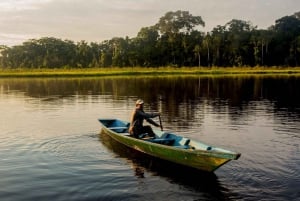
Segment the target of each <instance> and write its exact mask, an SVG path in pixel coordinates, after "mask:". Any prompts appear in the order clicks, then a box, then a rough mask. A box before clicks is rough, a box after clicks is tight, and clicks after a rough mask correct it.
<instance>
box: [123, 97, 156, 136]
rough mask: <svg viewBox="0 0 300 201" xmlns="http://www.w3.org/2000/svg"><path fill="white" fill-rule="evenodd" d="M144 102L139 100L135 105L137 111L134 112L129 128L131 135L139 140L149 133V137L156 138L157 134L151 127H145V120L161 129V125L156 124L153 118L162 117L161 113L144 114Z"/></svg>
mask: <svg viewBox="0 0 300 201" xmlns="http://www.w3.org/2000/svg"><path fill="white" fill-rule="evenodd" d="M143 107H144V101H143V100H140V99H139V100H137V101H136V104H135V109H134V111H133V112H132V115H131V120H130V127H129V133H130V135H133V136H134V137H136V138H139V135H140V134H145V133H147V134H148V136H150V137H154V136H155V134H154V132H153V130H152V128H151V126H143V121H144V119H145V120H146V121H147V122H149V123H150V124H152V125H154V126H156V127H159V124H157V123H156V122H154V121H153V120H152V119H151V118H154V117H157V116H159V115H160V113H158V112H157V113H151V114H150V113H145V112H144V109H143Z"/></svg>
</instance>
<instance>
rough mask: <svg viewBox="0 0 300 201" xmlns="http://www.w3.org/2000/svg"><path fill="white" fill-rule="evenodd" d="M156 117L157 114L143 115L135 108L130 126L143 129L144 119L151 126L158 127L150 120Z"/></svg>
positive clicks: (141, 111) (140, 110) (143, 113)
mask: <svg viewBox="0 0 300 201" xmlns="http://www.w3.org/2000/svg"><path fill="white" fill-rule="evenodd" d="M157 116H158V114H155V113H145V112H144V111H143V110H142V109H139V108H136V109H135V110H134V111H133V113H132V116H131V126H132V127H136V128H140V127H143V121H144V119H145V120H146V121H147V122H149V123H150V124H152V125H155V126H159V125H158V124H157V123H156V122H155V121H153V120H152V119H151V118H154V117H157Z"/></svg>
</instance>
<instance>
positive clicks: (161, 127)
mask: <svg viewBox="0 0 300 201" xmlns="http://www.w3.org/2000/svg"><path fill="white" fill-rule="evenodd" d="M158 118H159V124H160V130H161V131H163V130H164V129H163V126H162V124H161V118H160V115H159V116H158Z"/></svg>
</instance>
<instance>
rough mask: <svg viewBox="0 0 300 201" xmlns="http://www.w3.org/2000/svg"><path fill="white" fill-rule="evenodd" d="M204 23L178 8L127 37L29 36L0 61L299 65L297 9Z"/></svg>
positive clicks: (1, 51) (1, 49)
mask: <svg viewBox="0 0 300 201" xmlns="http://www.w3.org/2000/svg"><path fill="white" fill-rule="evenodd" d="M204 26H205V22H204V21H203V19H202V17H201V16H193V15H192V14H190V13H189V12H188V11H181V10H178V11H175V12H172V11H171V12H167V13H166V14H165V15H164V16H162V17H161V18H160V19H159V21H158V22H157V23H156V24H155V25H153V26H150V27H143V28H141V29H140V31H139V32H138V34H137V36H136V37H133V38H129V37H125V38H122V37H114V38H112V39H111V40H105V41H103V42H101V43H95V42H92V43H88V42H86V41H80V42H77V43H75V42H73V41H71V40H61V39H58V38H53V37H44V38H40V39H31V40H28V41H26V42H24V43H23V44H22V45H17V46H12V47H7V46H3V45H2V46H0V67H2V68H23V67H25V68H68V67H72V68H89V67H90V68H91V67H160V66H176V67H181V66H208V67H210V66H218V67H227V66H239V67H243V66H291V67H293V66H299V62H300V12H297V13H295V14H293V15H291V16H285V17H282V18H280V19H278V20H276V21H275V24H274V25H272V26H270V27H269V28H268V29H257V27H256V26H253V25H252V23H251V22H250V21H244V20H237V19H233V20H231V21H230V22H228V23H226V24H225V25H223V26H222V25H218V26H216V27H215V28H213V30H212V31H210V32H207V33H204V32H203V31H199V29H201V27H204Z"/></svg>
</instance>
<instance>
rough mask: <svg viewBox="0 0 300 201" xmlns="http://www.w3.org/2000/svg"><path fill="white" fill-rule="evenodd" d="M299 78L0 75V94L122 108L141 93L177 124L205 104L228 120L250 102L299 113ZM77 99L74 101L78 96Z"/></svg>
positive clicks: (245, 111)
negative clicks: (104, 101) (112, 103)
mask: <svg viewBox="0 0 300 201" xmlns="http://www.w3.org/2000/svg"><path fill="white" fill-rule="evenodd" d="M298 86H300V78H299V77H293V76H290V77H286V76H285V77H268V76H244V77H241V76H237V77H221V76H220V77H105V78H102V77H100V78H86V79H83V78H73V79H71V78H67V79H66V78H59V79H54V78H38V79H26V78H24V79H1V80H0V94H5V93H16V92H22V93H25V95H26V96H29V97H33V98H37V99H38V100H39V101H41V103H45V104H51V103H52V102H55V104H57V102H63V101H68V102H69V103H70V104H76V103H77V101H78V98H80V100H87V99H92V100H91V101H93V102H97V101H99V95H101V99H107V101H111V100H114V101H116V102H117V101H118V100H126V101H127V105H128V107H130V106H131V105H133V102H134V100H135V99H136V98H138V97H139V98H143V99H144V100H145V102H146V103H148V108H146V109H149V110H153V111H161V113H162V114H164V121H168V122H176V124H177V125H179V126H180V127H182V128H187V127H189V126H190V121H191V120H193V119H195V118H196V117H197V118H198V121H199V122H201V121H202V120H201V118H204V116H203V115H202V114H201V113H203V111H204V110H205V109H207V106H211V108H209V109H211V110H212V111H213V112H214V113H216V114H218V113H219V114H224V113H228V115H229V118H230V119H231V120H232V121H239V120H241V119H243V118H247V116H248V115H249V113H251V112H254V110H252V107H253V104H254V105H256V103H257V102H261V101H268V102H269V104H273V105H274V106H273V107H272V108H267V109H266V111H267V112H268V110H271V111H269V112H270V113H272V114H273V113H275V115H276V114H278V115H279V116H280V115H281V114H282V113H281V111H284V112H285V113H286V115H292V116H296V117H297V118H300V91H299V90H298V88H297V87H298ZM80 100H79V101H80Z"/></svg>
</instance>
